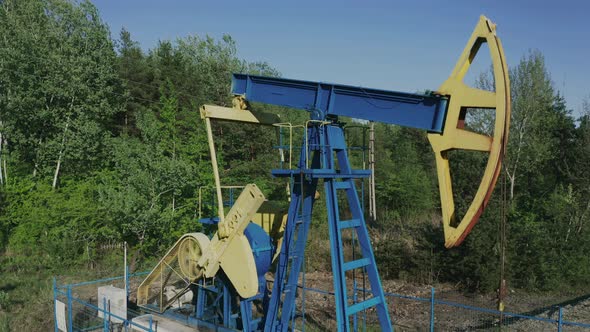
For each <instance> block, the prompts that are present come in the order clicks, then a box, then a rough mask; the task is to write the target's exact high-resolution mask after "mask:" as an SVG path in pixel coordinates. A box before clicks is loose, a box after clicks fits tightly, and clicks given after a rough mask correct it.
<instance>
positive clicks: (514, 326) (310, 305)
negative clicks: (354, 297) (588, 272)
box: [298, 272, 590, 331]
mask: <svg viewBox="0 0 590 332" xmlns="http://www.w3.org/2000/svg"><path fill="white" fill-rule="evenodd" d="M349 277H350V276H349ZM357 280H358V282H357V287H358V288H363V287H362V280H361V279H360V278H357ZM332 283H333V281H332V275H331V274H329V273H324V272H312V273H307V274H306V278H305V287H307V288H313V289H319V290H324V291H330V292H331V291H332ZM349 283H350V284H349V289H352V278H349ZM382 284H383V287H384V291H385V292H386V293H395V294H400V295H404V296H411V297H418V298H423V299H427V300H429V299H430V296H431V286H430V285H418V284H412V283H408V282H401V281H396V280H383V281H382ZM365 286H366V288H367V289H368V288H369V285H368V282H366V284H365ZM358 296H359V299H362V292H360V293H358ZM303 297H305V316H306V327H308V326H310V325H311V326H312V327H315V328H316V329H318V330H331V329H332V328H333V327H334V325H335V318H334V312H335V306H334V300H333V296H332V295H331V294H326V293H323V292H314V291H310V290H308V291H305V292H304V291H302V290H300V293H299V297H298V299H299V304H300V303H301V302H300V301H301V299H302V298H303ZM435 298H436V300H438V301H442V302H443V303H438V304H436V305H435V330H437V331H474V330H483V331H490V330H500V326H501V329H502V330H508V331H557V324H556V323H554V322H546V321H542V320H531V319H526V318H521V317H513V316H508V315H505V316H504V317H502V318H500V316H499V315H497V314H494V313H486V312H481V311H475V310H469V309H466V308H464V307H459V306H455V305H452V304H449V303H453V304H459V305H464V306H471V307H478V308H484V309H491V310H496V309H497V299H496V294H495V293H492V294H466V293H462V292H460V291H458V290H457V289H456V287H455V286H454V285H448V284H437V285H435ZM387 301H388V307H389V313H390V316H391V319H392V322H393V324H394V326H395V327H396V330H397V331H424V330H428V329H429V326H430V311H431V309H430V303H429V301H418V300H413V299H406V298H399V297H392V296H388V297H387ZM558 307H561V308H562V320H563V321H568V322H575V323H585V324H590V294H573V293H570V294H568V293H554V294H547V293H543V294H531V293H525V292H521V291H518V290H509V294H508V296H507V298H506V300H505V312H507V313H515V314H520V315H525V316H534V317H538V318H540V319H552V320H558V319H559V309H558ZM361 317H363V316H362V315H359V316H358V319H359V321H358V323H357V324H363V322H362V320H361V319H360V318H361ZM501 320H502V321H501ZM366 324H367V327H368V329H369V330H373V329H376V330H377V326H378V320H377V317H376V313H375V312H374V310H369V312H368V313H367V314H366ZM359 326H362V325H359ZM562 330H563V331H590V328H584V327H579V326H568V325H564V326H563V329H562Z"/></svg>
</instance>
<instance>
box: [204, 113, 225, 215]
mask: <svg viewBox="0 0 590 332" xmlns="http://www.w3.org/2000/svg"><path fill="white" fill-rule="evenodd" d="M205 127H206V128H207V141H208V142H209V151H210V153H211V164H212V166H213V177H214V178H215V190H216V192H217V209H218V215H219V222H220V223H221V222H223V220H224V219H225V217H224V214H223V196H222V195H221V180H220V179H219V169H218V168H217V155H216V154H215V143H214V142H213V131H212V130H211V120H210V119H209V118H205Z"/></svg>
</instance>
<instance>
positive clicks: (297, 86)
mask: <svg viewBox="0 0 590 332" xmlns="http://www.w3.org/2000/svg"><path fill="white" fill-rule="evenodd" d="M232 93H233V94H234V95H239V96H244V97H245V99H246V100H248V101H253V102H259V103H265V104H272V105H279V106H285V107H291V108H296V109H303V110H308V111H310V112H311V113H312V116H311V118H312V119H313V120H323V119H325V118H326V116H328V115H335V116H348V117H351V118H357V119H362V120H367V121H375V122H383V123H389V124H397V125H401V126H406V127H413V128H418V129H424V130H428V131H429V132H433V133H441V132H442V128H443V121H444V119H445V116H446V111H447V101H448V98H447V97H445V96H441V95H435V94H430V95H426V94H412V93H404V92H396V91H385V90H377V89H369V88H361V87H354V86H348V85H339V84H328V83H319V82H309V81H300V80H292V79H285V78H275V77H263V76H253V75H245V74H233V78H232Z"/></svg>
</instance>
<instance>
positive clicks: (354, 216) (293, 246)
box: [137, 16, 510, 332]
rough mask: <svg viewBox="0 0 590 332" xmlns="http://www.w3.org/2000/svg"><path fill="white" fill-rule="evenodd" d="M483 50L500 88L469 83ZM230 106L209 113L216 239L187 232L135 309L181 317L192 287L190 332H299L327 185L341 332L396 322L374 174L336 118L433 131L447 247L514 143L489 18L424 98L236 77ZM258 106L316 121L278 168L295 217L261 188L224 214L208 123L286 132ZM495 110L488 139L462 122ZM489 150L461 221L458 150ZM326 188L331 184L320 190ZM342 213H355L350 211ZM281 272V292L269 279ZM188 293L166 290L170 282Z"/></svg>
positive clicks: (505, 82) (463, 230)
mask: <svg viewBox="0 0 590 332" xmlns="http://www.w3.org/2000/svg"><path fill="white" fill-rule="evenodd" d="M484 43H486V44H487V46H488V49H489V51H490V57H491V60H492V64H493V73H494V82H495V83H494V91H485V90H480V89H475V88H472V87H469V86H468V85H466V84H465V83H464V77H465V74H466V72H467V71H468V69H469V68H470V66H471V64H472V63H473V61H474V59H475V57H476V55H477V54H478V51H479V50H480V46H481V45H482V44H484ZM231 92H232V94H233V95H234V103H233V107H231V108H228V107H221V106H214V105H204V106H202V108H201V117H202V118H203V119H204V121H205V124H206V129H207V135H208V140H209V147H210V152H211V160H212V164H213V171H214V178H215V184H216V195H217V204H218V208H217V210H218V211H217V212H218V215H217V217H216V218H215V222H216V223H217V231H216V232H215V233H214V234H213V235H212V236H207V235H205V234H203V233H190V234H185V235H184V236H182V237H181V238H180V239H179V240H178V241H177V242H176V244H175V245H174V246H172V248H171V249H170V250H169V251H168V253H167V254H166V255H165V256H164V257H163V258H162V259H161V261H160V262H159V263H158V265H157V266H156V267H155V268H154V269H153V270H152V271H151V273H150V274H149V275H148V277H147V278H146V279H145V280H144V281H143V283H142V284H141V285H140V286H139V288H138V293H137V301H138V305H140V306H142V307H144V308H147V309H150V310H152V311H154V312H156V313H161V314H168V315H174V314H175V313H178V311H179V310H182V308H173V307H174V305H173V304H174V303H175V301H178V300H179V299H180V298H181V297H182V296H183V294H185V293H187V292H189V291H193V292H194V293H195V294H196V296H195V298H196V299H195V301H193V303H192V307H191V308H193V309H191V310H192V311H191V312H190V314H189V315H188V318H186V317H187V316H185V318H186V323H187V324H193V325H199V326H209V327H211V328H215V329H217V330H225V329H226V330H243V331H265V332H270V331H287V330H295V329H296V326H295V322H296V319H298V317H300V313H299V312H297V308H296V305H295V304H296V299H297V288H298V282H299V280H300V275H301V270H302V264H303V257H304V253H305V245H306V242H307V238H308V233H309V229H310V223H311V215H312V211H313V208H314V202H315V201H316V199H318V194H317V193H318V189H319V188H318V187H319V186H320V184H321V183H323V190H321V191H322V192H323V194H324V196H325V203H326V208H327V222H328V228H329V235H330V249H331V264H332V273H333V286H334V298H335V311H336V312H335V317H336V323H337V330H338V331H350V330H355V329H356V328H357V324H356V319H357V315H359V314H360V313H362V312H367V311H371V312H372V313H376V316H377V318H378V319H377V321H378V325H379V327H380V329H381V330H383V331H391V330H392V324H391V318H390V315H389V312H388V307H387V303H386V298H385V295H384V291H383V287H382V285H381V280H380V277H379V273H378V269H377V265H376V263H375V257H374V255H373V249H372V246H371V240H370V238H369V234H368V231H367V226H366V224H365V217H364V213H363V211H362V208H361V202H360V200H359V197H358V194H357V188H356V182H355V179H362V178H366V177H368V176H370V174H371V172H370V170H364V169H353V168H352V166H351V162H350V160H349V155H348V153H349V152H348V149H347V145H346V141H345V137H344V131H343V124H342V122H341V121H339V117H350V118H355V119H361V120H364V121H373V122H382V123H387V124H395V125H399V126H406V127H412V128H418V129H422V130H426V131H427V132H428V140H429V141H430V143H431V145H432V149H433V151H434V155H435V158H436V168H437V175H438V180H439V190H440V198H441V210H442V224H443V230H444V237H445V246H446V247H447V248H452V247H455V246H458V245H459V244H461V242H462V241H463V240H464V239H465V237H466V236H467V234H469V232H470V231H471V229H472V228H473V226H474V225H475V224H476V222H477V220H478V219H479V217H480V216H481V214H482V213H483V211H484V209H485V207H486V205H487V204H488V202H489V200H490V196H491V194H492V191H493V189H494V186H495V184H496V181H497V180H498V177H499V174H500V169H501V164H502V159H503V155H504V151H505V149H506V143H507V139H508V129H509V122H510V87H509V77H508V69H507V65H506V61H505V56H504V52H503V50H502V45H501V43H500V39H499V38H498V37H497V36H496V26H495V24H494V23H492V22H491V21H490V20H489V19H487V18H486V17H484V16H481V17H480V19H479V22H478V23H477V25H476V27H475V29H474V31H473V33H472V35H471V37H470V38H469V41H468V42H467V45H466V47H465V49H464V50H463V52H462V53H461V55H460V57H459V60H458V62H457V64H456V66H455V68H454V69H453V71H452V73H451V75H450V76H449V78H448V79H447V80H446V81H445V82H444V83H443V84H442V85H441V86H440V87H439V88H438V90H436V92H431V93H426V94H416V93H403V92H395V91H384V90H378V89H370V88H360V87H354V86H346V85H339V84H329V83H321V82H309V81H301V80H292V79H285V78H275V77H262V76H253V75H246V74H233V77H232V87H231ZM249 102H258V103H264V104H271V105H278V106H285V107H288V108H290V109H294V110H305V111H307V112H308V113H309V116H310V118H309V120H308V121H307V122H306V124H305V126H304V128H303V130H304V133H305V138H304V139H303V142H302V147H301V149H300V150H298V151H300V152H299V160H298V162H297V163H296V165H295V166H294V167H288V168H286V169H276V170H273V171H272V175H273V176H275V177H285V178H288V179H289V180H290V183H291V185H290V202H289V207H288V210H287V211H284V210H281V209H280V208H277V207H276V206H274V205H273V203H272V202H268V201H266V200H265V196H264V194H263V193H262V192H261V190H260V189H259V188H258V187H257V186H256V185H255V184H248V185H247V186H245V188H244V189H243V190H242V192H241V194H240V195H239V197H238V199H237V200H236V201H235V203H234V204H233V206H231V208H230V209H229V211H228V212H227V214H226V213H225V210H224V205H223V197H222V193H221V180H220V177H219V172H218V168H217V158H216V152H215V145H214V141H213V133H212V129H211V121H212V120H216V121H233V122H240V123H253V124H261V125H280V120H279V119H278V118H277V116H276V115H274V114H269V113H260V112H255V111H253V110H250V109H248V104H249ZM470 108H476V109H486V110H489V111H490V112H493V114H494V118H495V120H494V126H493V134H492V135H491V136H488V135H483V134H480V133H476V132H473V131H470V130H468V128H467V127H466V126H465V118H466V114H467V110H468V109H470ZM453 150H470V151H480V152H486V153H488V154H489V157H488V161H487V165H486V168H485V171H484V175H483V178H482V179H481V182H480V184H479V188H478V190H477V193H476V194H475V196H474V198H473V201H472V202H471V205H470V207H469V208H468V210H467V212H466V213H465V215H464V216H462V217H459V216H457V214H456V211H455V204H454V200H453V188H452V185H451V170H450V166H449V152H450V151H453ZM320 180H322V181H321V182H320ZM343 210H347V211H344V212H343ZM345 232H348V233H349V234H352V235H353V236H354V237H355V238H356V239H357V243H358V252H357V254H356V256H355V255H353V258H352V259H351V257H350V255H345V254H344V242H343V234H344V233H345ZM272 267H274V275H273V276H272V277H273V278H274V281H273V282H272V287H269V286H268V285H269V284H270V283H269V281H268V280H267V278H268V275H267V272H269V271H270V270H271V268H272ZM349 271H362V272H363V273H365V275H366V276H367V279H368V284H369V287H367V289H363V291H364V292H366V294H368V296H363V297H362V298H361V297H359V296H357V295H358V294H357V289H356V288H355V289H352V290H351V286H350V282H347V272H349ZM179 281H180V284H181V285H182V287H181V288H180V290H179V291H176V292H173V293H172V294H169V292H168V290H169V289H168V288H167V287H168V286H169V285H172V284H174V283H176V284H178V282H179Z"/></svg>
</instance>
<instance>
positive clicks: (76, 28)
mask: <svg viewBox="0 0 590 332" xmlns="http://www.w3.org/2000/svg"><path fill="white" fill-rule="evenodd" d="M0 34H2V36H3V37H4V38H0V134H1V135H2V136H1V137H2V141H0V146H1V147H2V150H1V152H0V160H1V162H2V163H4V161H6V162H7V167H8V172H7V173H8V176H9V177H8V181H5V180H6V179H4V178H3V181H2V183H1V184H0V211H1V213H0V250H1V252H2V256H0V259H1V261H0V265H1V266H2V270H3V271H2V275H3V277H4V276H5V275H9V276H10V277H9V278H5V279H3V280H4V281H3V284H0V289H2V290H1V291H0V309H2V311H5V310H10V311H11V312H13V313H17V316H18V315H21V314H22V312H24V311H22V310H21V309H22V308H20V307H19V306H18V305H15V303H16V302H15V301H13V300H14V299H15V298H18V297H20V296H24V295H23V294H22V293H20V292H22V290H23V289H26V288H27V287H31V285H33V286H32V288H33V289H34V290H35V291H34V292H33V293H34V296H37V297H39V298H41V297H44V296H45V297H47V298H49V295H47V294H46V293H48V292H49V291H50V286H49V284H48V283H47V282H46V279H47V277H48V276H49V275H51V274H58V273H62V272H63V271H71V270H68V269H77V268H79V267H80V266H87V267H93V266H95V263H96V262H97V261H101V263H102V264H106V265H108V266H111V265H113V266H114V265H115V262H114V261H115V259H116V258H113V257H112V256H109V255H104V254H101V253H100V250H99V248H100V246H101V245H102V244H104V243H120V242H122V241H127V242H128V243H129V244H130V246H131V249H132V251H133V252H134V253H135V255H134V256H135V259H136V260H137V259H139V260H140V261H139V262H138V264H139V265H140V266H149V265H150V263H151V261H153V260H154V259H157V257H159V256H160V255H161V254H162V253H163V251H165V250H166V249H167V248H168V247H169V246H170V245H171V244H172V243H173V242H174V241H176V239H177V238H178V237H179V236H180V235H181V234H183V233H186V232H194V231H199V230H200V227H201V226H200V224H199V223H198V222H197V220H196V219H197V218H198V213H199V211H198V203H199V202H198V198H199V196H198V192H199V188H206V187H212V185H213V179H212V175H211V164H210V159H209V158H210V157H209V150H208V145H207V138H206V135H205V130H204V125H203V122H202V120H201V119H200V116H199V112H198V108H199V106H200V105H202V104H205V103H210V104H217V105H224V106H229V105H231V97H232V96H231V95H230V83H231V81H230V78H231V73H233V72H245V73H252V74H258V75H268V76H279V75H280V73H279V72H278V71H277V70H276V69H274V68H273V67H272V66H270V65H269V64H268V63H265V62H254V63H249V62H247V61H244V60H241V59H239V57H238V56H237V53H238V50H237V47H236V42H235V41H234V40H233V39H232V38H231V37H230V36H228V35H225V36H223V37H222V38H221V39H219V40H216V39H214V38H212V37H209V36H204V37H202V36H196V35H192V36H188V37H185V38H180V39H177V40H174V41H169V40H164V41H161V42H160V43H159V44H158V45H157V46H155V47H154V48H153V49H151V50H148V51H145V52H144V51H143V50H142V49H141V47H140V45H139V44H138V43H137V42H135V41H133V39H132V36H131V35H130V33H129V32H128V31H126V30H122V31H121V33H120V40H119V41H116V42H113V41H112V40H111V38H110V33H109V30H108V27H107V26H106V25H105V24H104V23H103V22H102V21H101V19H100V17H99V14H98V12H97V10H96V8H95V7H94V6H93V5H92V4H91V3H90V2H87V1H83V2H71V1H63V0H31V1H16V0H9V1H1V2H0ZM510 77H511V95H512V118H511V123H512V126H511V135H510V139H509V144H508V151H507V155H506V159H505V163H504V169H503V174H505V175H506V183H507V197H508V202H507V203H508V206H507V220H508V232H507V237H508V244H507V259H506V274H507V275H506V277H507V279H508V280H509V282H510V284H511V285H513V286H516V287H522V288H526V289H531V290H545V289H554V288H558V289H566V288H569V287H579V288H583V287H588V285H589V284H590V277H589V276H590V241H588V240H587V239H588V238H590V227H588V225H589V224H590V177H588V174H590V104H588V103H586V104H584V105H585V106H584V107H585V109H584V110H582V113H581V114H582V116H581V117H580V118H579V119H574V117H573V116H572V113H571V111H570V110H568V108H567V105H566V101H565V100H564V98H563V96H562V95H561V94H560V93H559V92H558V91H556V90H555V88H554V87H553V84H552V83H551V78H550V75H549V71H548V69H547V68H546V66H545V62H544V59H543V56H542V54H541V53H540V52H539V51H531V52H529V53H528V54H527V55H526V56H525V57H523V58H522V59H521V61H520V62H519V63H518V64H517V65H516V66H514V67H512V68H511V69H510ZM493 82H494V78H493V74H492V73H491V72H488V73H483V74H482V75H481V76H480V77H479V78H478V80H477V82H476V85H477V86H478V87H480V88H483V89H487V90H493ZM251 108H252V109H253V110H256V111H261V112H273V113H277V114H279V115H280V116H281V121H283V122H289V123H292V124H294V125H301V124H304V123H305V121H306V120H307V119H308V115H307V114H306V113H305V112H299V111H293V110H289V109H286V108H278V109H277V108H276V107H271V106H268V105H259V104H253V105H251ZM341 120H342V121H345V122H347V133H348V135H347V140H348V144H349V146H356V147H359V146H363V145H365V146H366V145H367V144H368V138H367V135H368V132H367V129H366V124H365V123H359V122H358V121H355V120H351V119H341ZM492 126H493V116H492V115H491V113H490V112H486V111H485V110H484V111H482V110H472V111H470V113H469V115H468V118H467V127H468V128H469V129H471V130H475V131H477V132H481V133H490V132H491V131H492ZM355 128H356V129H355ZM375 128H376V137H377V139H376V179H377V180H376V196H377V210H378V211H377V212H378V214H377V219H376V222H375V223H374V224H371V225H370V226H371V232H372V234H373V241H374V247H375V253H376V257H377V260H378V262H379V267H380V271H381V272H382V274H383V276H385V277H387V278H401V279H404V280H409V281H422V282H428V283H433V282H436V281H442V282H446V281H449V282H453V283H459V284H461V285H463V286H465V287H467V288H468V289H471V290H482V291H485V290H493V289H495V288H496V287H497V284H498V281H499V278H500V268H499V266H500V247H499V243H498V239H499V227H498V225H499V223H500V220H501V219H502V218H501V211H502V206H503V204H502V203H503V202H502V200H501V195H500V194H501V193H500V189H497V190H496V192H495V193H494V195H493V196H492V200H491V201H490V203H489V206H488V207H487V210H486V212H485V213H484V214H483V216H482V218H481V219H480V221H479V223H478V225H477V226H476V227H475V228H474V230H473V232H472V233H471V234H470V236H469V237H468V238H467V239H466V241H465V243H464V244H463V246H462V247H460V248H457V249H453V250H450V251H449V250H446V249H444V248H443V247H444V246H443V240H442V229H441V227H440V221H439V219H440V218H439V217H438V215H439V211H438V209H439V198H438V190H437V188H436V183H437V179H436V173H435V167H434V158H433V156H432V152H431V148H430V146H429V143H428V140H427V139H426V134H425V133H423V132H419V131H417V130H413V129H405V128H399V127H395V126H391V125H384V124H375ZM213 131H214V136H215V140H216V145H217V151H218V158H219V166H220V172H221V176H222V182H223V184H226V185H244V184H246V183H250V182H254V183H256V184H257V185H258V186H259V187H260V188H261V189H262V190H263V192H264V193H265V195H266V196H267V197H268V198H270V199H272V200H278V201H281V200H283V201H284V200H285V198H286V197H285V183H284V182H283V181H281V180H279V179H273V178H271V177H270V174H269V171H270V169H272V168H276V167H277V166H278V163H279V157H278V152H277V151H276V150H275V149H273V146H274V145H276V144H277V143H278V140H279V136H280V135H279V131H280V130H279V129H278V128H268V127H265V128H262V127H260V126H254V125H244V124H232V123H214V125H213ZM282 134H283V135H282V137H281V139H282V143H283V144H287V140H288V139H289V133H288V130H286V129H283V130H282ZM302 141H303V131H302V130H300V129H296V130H295V131H294V132H293V144H294V145H295V146H297V145H298V144H300V143H301V142H302ZM294 152H295V153H294V158H293V163H296V162H297V161H296V159H297V157H296V155H297V150H295V151H294ZM350 155H351V159H352V163H353V165H355V166H356V167H362V166H363V165H367V162H368V155H367V151H366V150H364V151H363V150H351V152H350ZM285 157H287V158H288V154H287V153H285ZM284 162H288V160H287V159H286V160H284ZM486 163H487V156H486V155H485V154H481V153H473V152H463V151H455V152H452V153H451V167H452V172H453V173H452V176H453V183H452V184H453V188H454V193H455V197H454V198H455V203H456V213H457V215H459V216H461V215H462V214H463V213H464V212H465V210H466V209H467V207H468V204H469V203H470V202H471V200H472V198H473V196H474V194H475V191H476V189H477V187H478V185H479V181H480V179H481V176H482V171H483V169H484V166H485V164H486ZM4 167H5V165H4V164H2V168H3V169H4ZM51 178H55V179H56V181H55V185H52V181H51ZM57 180H59V181H57ZM501 181H503V179H502V178H501V179H500V181H499V182H501ZM320 185H321V184H320ZM365 185H366V183H365ZM360 187H361V185H360V182H359V188H360ZM320 188H321V187H320ZM365 188H366V186H365ZM320 191H321V189H320ZM365 199H367V196H365ZM285 204H286V203H285ZM325 204H326V203H325V201H323V200H322V199H320V200H319V201H318V202H317V203H316V209H315V211H314V215H313V223H312V235H311V236H310V237H311V240H310V243H309V246H308V250H310V252H313V253H315V255H314V256H313V258H314V259H312V260H310V261H309V268H310V269H326V268H328V267H329V259H328V254H329V246H328V244H327V242H326V239H327V238H328V234H327V227H326V224H325V219H326V211H325ZM365 204H366V202H365ZM317 257H325V259H323V260H322V259H316V258H317ZM89 273H92V272H89ZM22 274H26V275H28V276H30V278H31V280H29V279H26V282H25V281H22V280H20V278H19V275H22ZM33 279H35V280H36V281H34V280H33ZM35 282H36V283H35ZM13 284H14V285H17V286H15V287H17V290H12V288H11V287H12V285H13ZM19 310H21V311H19ZM22 315H24V314H22ZM6 317H7V316H0V329H2V328H4V327H5V326H6V328H8V327H7V326H8V325H7V324H8V322H9V321H8V318H6ZM15 317H16V316H15ZM18 317H21V316H18ZM38 318H39V320H43V319H44V318H43V317H41V315H39V317H38ZM45 320H47V318H45ZM10 321H16V320H15V319H11V320H10ZM33 329H34V328H33Z"/></svg>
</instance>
